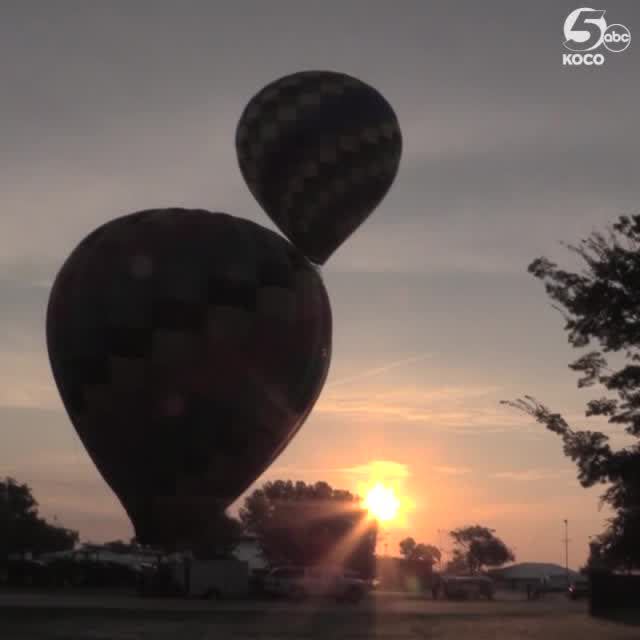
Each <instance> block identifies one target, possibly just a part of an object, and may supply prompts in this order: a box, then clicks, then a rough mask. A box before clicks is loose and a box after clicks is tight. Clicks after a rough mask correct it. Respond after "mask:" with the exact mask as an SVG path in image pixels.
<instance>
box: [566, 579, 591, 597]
mask: <svg viewBox="0 0 640 640" xmlns="http://www.w3.org/2000/svg"><path fill="white" fill-rule="evenodd" d="M589 593H590V589H589V583H588V582H586V581H581V582H574V583H573V584H570V585H569V588H568V589H567V596H568V597H569V598H571V600H578V599H579V598H588V597H589Z"/></svg>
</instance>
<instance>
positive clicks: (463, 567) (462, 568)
mask: <svg viewBox="0 0 640 640" xmlns="http://www.w3.org/2000/svg"><path fill="white" fill-rule="evenodd" d="M468 571H469V565H468V563H467V556H466V554H465V553H463V552H462V551H461V550H460V549H454V550H453V554H452V556H451V559H450V560H449V561H448V562H447V565H446V567H445V570H444V572H445V573H450V574H453V575H464V574H465V573H468Z"/></svg>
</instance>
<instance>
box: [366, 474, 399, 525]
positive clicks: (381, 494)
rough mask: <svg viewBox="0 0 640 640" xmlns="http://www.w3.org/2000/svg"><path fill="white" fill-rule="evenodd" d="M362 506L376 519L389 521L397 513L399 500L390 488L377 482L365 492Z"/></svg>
mask: <svg viewBox="0 0 640 640" xmlns="http://www.w3.org/2000/svg"><path fill="white" fill-rule="evenodd" d="M364 506H365V508H366V509H367V510H368V511H369V515H370V516H372V517H373V518H375V519H376V520H379V521H380V522H389V521H390V520H393V519H394V518H395V517H396V515H397V514H398V509H399V508H400V500H398V498H397V497H396V494H395V492H394V490H393V489H392V488H390V487H385V486H384V485H383V484H382V483H380V482H379V483H378V484H376V485H375V486H374V487H372V488H371V489H370V490H369V492H368V493H367V495H366V497H365V499H364Z"/></svg>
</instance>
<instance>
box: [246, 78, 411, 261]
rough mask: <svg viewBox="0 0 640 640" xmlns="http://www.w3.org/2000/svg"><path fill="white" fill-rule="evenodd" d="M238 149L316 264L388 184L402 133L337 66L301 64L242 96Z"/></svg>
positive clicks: (259, 191) (369, 92) (372, 94)
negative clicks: (307, 66) (312, 67)
mask: <svg viewBox="0 0 640 640" xmlns="http://www.w3.org/2000/svg"><path fill="white" fill-rule="evenodd" d="M236 150H237V154H238V163H239V165H240V170H241V171H242V174H243V176H244V178H245V180H246V182H247V185H248V186H249V189H250V190H251V193H252V194H253V196H254V197H255V198H256V200H257V201H258V203H259V204H260V206H261V207H262V208H263V209H264V210H265V212H266V213H267V215H268V216H269V217H270V218H271V219H272V220H273V221H274V222H275V224H276V225H277V226H278V228H279V229H280V230H281V231H282V232H283V233H284V234H285V235H286V236H287V237H288V238H289V239H290V240H291V242H293V244H295V245H296V246H297V247H298V248H299V249H301V250H302V251H303V253H304V254H305V255H306V256H307V257H308V258H309V259H310V260H312V261H313V262H315V263H316V264H324V263H325V261H326V260H327V259H328V258H329V256H330V255H331V254H332V253H333V252H334V251H335V250H336V249H337V248H338V247H339V246H340V245H341V244H342V243H343V242H344V241H345V240H346V238H348V237H349V235H351V233H353V231H354V230H355V229H356V228H357V227H358V226H359V225H360V224H361V223H362V222H363V221H364V220H365V219H366V218H367V217H368V216H369V214H371V212H372V211H373V210H374V209H375V208H376V206H377V205H378V204H379V202H380V201H381V200H382V198H383V197H384V196H385V194H386V193H387V191H388V190H389V188H390V187H391V184H392V183H393V180H394V178H395V176H396V173H397V171H398V166H399V163H400V155H401V152H402V138H401V133H400V127H399V125H398V120H397V118H396V115H395V113H394V111H393V109H392V108H391V106H390V105H389V103H388V102H387V101H386V100H385V99H384V98H383V97H382V96H381V95H380V94H379V93H378V92H377V91H376V90H375V89H373V88H372V87H370V86H368V85H367V84H365V83H364V82H361V81H360V80H357V79H356V78H352V77H351V76H348V75H345V74H342V73H335V72H331V71H303V72H299V73H294V74H292V75H288V76H285V77H284V78H281V79H280V80H276V81H275V82H272V83H271V84H269V85H267V86H266V87H264V88H263V89H262V90H261V91H259V92H258V93H257V94H256V95H255V96H254V97H253V98H252V99H251V100H250V101H249V103H248V105H247V107H246V108H245V110H244V112H243V113H242V116H241V118H240V121H239V123H238V127H237V131H236Z"/></svg>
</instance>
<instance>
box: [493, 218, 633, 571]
mask: <svg viewBox="0 0 640 640" xmlns="http://www.w3.org/2000/svg"><path fill="white" fill-rule="evenodd" d="M565 246H566V247H567V249H568V250H569V251H570V252H571V253H573V254H575V255H577V256H578V258H579V259H580V261H581V263H582V264H583V268H582V270H581V271H580V272H573V271H565V270H563V269H560V268H558V266H557V265H556V264H555V263H553V262H551V261H550V260H548V259H547V258H538V259H537V260H534V261H533V262H532V263H531V264H530V265H529V272H530V273H531V274H533V276H534V277H536V278H538V279H540V280H541V281H542V282H543V283H544V285H545V289H546V292H547V294H548V296H549V297H550V298H551V300H552V301H553V303H554V307H555V308H556V309H557V310H559V311H560V312H561V313H562V315H563V316H564V320H565V326H564V329H565V331H566V332H567V337H568V340H569V343H570V344H571V345H572V346H573V347H575V348H577V349H584V348H586V347H591V349H590V350H589V351H588V352H587V353H584V354H583V355H581V356H580V357H579V358H578V359H577V360H575V361H574V362H573V363H571V364H570V365H569V367H570V368H571V369H572V370H573V371H576V372H577V373H578V374H579V375H580V377H579V378H578V387H579V388H590V387H595V386H599V387H600V388H601V389H603V390H604V391H605V394H604V395H600V396H599V397H595V398H593V399H591V400H589V401H588V402H587V404H586V412H585V415H586V417H587V418H588V417H591V416H599V417H604V418H606V419H607V420H608V422H609V423H610V424H613V425H620V426H623V427H624V430H625V431H626V433H627V434H628V435H629V436H631V437H632V438H635V439H636V440H635V441H634V443H633V444H631V445H629V446H626V447H622V448H619V449H614V448H612V446H611V443H610V440H609V437H608V436H607V435H605V434H603V433H601V432H600V431H592V430H589V429H584V430H576V429H573V428H572V427H571V426H570V425H569V424H568V423H567V422H566V421H565V419H564V418H563V417H562V415H561V414H560V413H556V412H554V411H552V410H551V409H549V408H548V407H546V406H545V405H543V404H541V403H540V402H538V401H537V400H536V399H535V398H534V397H532V396H524V397H523V398H520V399H517V400H515V401H503V402H504V404H507V405H510V406H512V407H515V408H516V409H519V410H521V411H524V412H525V413H527V414H528V415H530V416H532V417H533V418H535V419H536V420H537V421H538V422H539V423H540V424H542V425H544V426H545V427H546V428H547V429H548V430H549V431H551V432H553V433H555V434H557V435H559V436H560V438H561V439H562V442H563V445H564V453H565V455H567V456H568V457H569V458H571V460H572V461H573V462H575V463H576V465H577V468H578V480H579V481H580V483H581V484H582V486H584V487H592V486H594V485H596V484H607V485H608V487H607V489H606V490H605V492H604V493H603V494H602V496H601V501H602V503H607V504H609V505H610V506H611V507H612V508H613V510H614V512H615V516H614V517H613V518H612V519H610V520H609V525H608V527H607V529H606V530H605V531H604V533H603V534H602V535H601V536H600V539H599V540H598V541H597V542H596V545H595V547H593V548H596V549H597V553H598V557H597V561H598V562H601V563H605V564H606V565H608V566H609V567H611V568H621V567H624V568H627V569H630V568H638V567H640V545H638V544H637V541H638V540H639V539H640V364H639V363H640V215H635V216H631V217H630V216H621V217H620V218H618V220H617V221H616V222H615V223H614V224H613V225H612V226H611V227H610V228H609V229H608V230H607V233H600V232H594V233H592V234H591V235H590V236H588V237H587V238H586V239H584V240H582V241H581V242H580V243H579V244H578V245H577V246H574V245H565ZM605 354H611V356H613V358H612V357H610V356H609V355H607V357H605Z"/></svg>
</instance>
